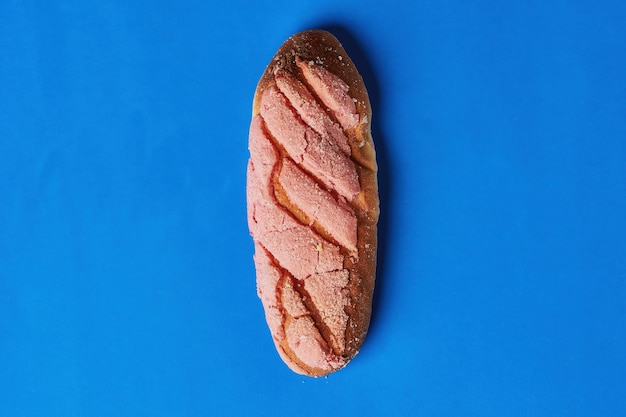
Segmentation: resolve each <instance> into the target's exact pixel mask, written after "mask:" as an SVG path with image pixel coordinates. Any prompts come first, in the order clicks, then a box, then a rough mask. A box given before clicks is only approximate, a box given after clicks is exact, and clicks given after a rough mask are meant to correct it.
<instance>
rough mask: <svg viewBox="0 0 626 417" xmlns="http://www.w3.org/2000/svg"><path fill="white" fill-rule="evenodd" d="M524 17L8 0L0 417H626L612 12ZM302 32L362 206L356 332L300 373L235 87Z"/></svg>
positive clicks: (625, 267)
mask: <svg viewBox="0 0 626 417" xmlns="http://www.w3.org/2000/svg"><path fill="white" fill-rule="evenodd" d="M469 3H473V4H471V5H470V4H469ZM516 3H517V2H516ZM519 3H520V4H517V5H516V4H515V3H514V2H510V3H509V2H489V1H478V2H462V1H443V2H407V1H383V2H378V1H367V0H366V1H341V0H332V1H322V2H310V1H303V2H293V1H290V2H287V1H278V2H274V3H272V5H264V4H263V2H260V3H252V2H247V1H240V0H231V1H227V2H223V3H219V4H212V3H211V2H202V1H181V2H126V1H119V0H111V1H75V0H65V1H60V2H44V1H40V2H34V1H16V0H7V1H3V2H1V3H0V415H3V416H142V415H146V416H173V415H181V416H201V415H202V416H204V415H268V416H275V415H426V416H589V415H596V416H624V415H626V400H625V398H626V239H625V235H626V222H625V217H626V168H625V167H626V70H625V68H626V54H625V53H624V51H625V50H626V30H625V29H624V22H626V6H625V5H624V4H625V3H624V2H608V1H596V2H591V1H573V2H565V1H554V2H539V1H531V2H519ZM313 27H322V28H331V29H332V30H333V31H334V32H335V33H336V34H337V35H338V37H339V38H340V40H342V41H343V42H344V44H345V46H346V48H347V49H348V52H349V53H350V54H351V55H352V56H353V58H354V60H355V61H356V64H357V66H358V67H359V68H360V69H361V71H362V73H363V75H364V78H365V81H366V82H367V84H368V87H369V89H370V92H371V95H372V101H373V106H374V123H375V131H374V133H375V138H374V139H375V142H376V145H377V147H378V151H379V163H380V171H381V172H380V186H381V194H382V218H381V233H380V268H379V278H378V287H377V292H376V304H375V315H374V320H373V324H372V328H371V331H370V334H369V337H368V339H367V340H366V343H365V345H364V347H363V349H362V351H361V353H360V354H359V355H358V356H357V358H356V359H355V360H354V361H353V362H352V363H351V364H350V365H349V366H348V367H347V368H346V369H344V370H342V371H340V372H338V373H336V374H334V375H331V376H329V377H328V378H320V379H309V378H305V377H302V376H299V375H296V374H293V373H292V372H291V371H289V370H288V369H287V368H286V367H285V366H284V365H283V364H282V362H281V361H280V359H279V358H278V355H277V354H276V353H275V350H274V347H273V345H272V342H271V339H270V336H269V332H268V330H267V327H266V325H265V322H264V317H263V311H262V308H261V304H260V301H259V300H258V299H257V297H256V288H255V282H254V279H255V278H254V276H255V275H254V274H255V273H254V266H253V263H252V252H253V247H252V241H251V239H250V237H249V235H248V231H247V225H246V211H245V168H246V163H247V158H248V151H247V133H248V124H249V121H250V110H251V102H252V95H253V92H254V89H255V86H256V82H257V80H258V78H259V77H260V75H261V73H262V71H263V69H264V67H265V65H266V64H267V62H268V61H269V59H270V58H271V57H272V55H273V54H274V52H275V51H276V49H277V48H278V47H279V46H280V44H281V43H282V42H283V41H284V40H285V39H286V38H287V37H288V36H289V35H291V34H292V33H295V32H297V31H300V30H303V29H307V28H313ZM296 413H297V414H296Z"/></svg>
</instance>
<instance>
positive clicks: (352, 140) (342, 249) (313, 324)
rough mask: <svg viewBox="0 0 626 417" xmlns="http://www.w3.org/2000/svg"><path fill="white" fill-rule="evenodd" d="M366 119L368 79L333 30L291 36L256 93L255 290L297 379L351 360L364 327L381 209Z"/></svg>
mask: <svg viewBox="0 0 626 417" xmlns="http://www.w3.org/2000/svg"><path fill="white" fill-rule="evenodd" d="M370 123H371V108H370V102H369V98H368V95H367V91H366V89H365V85H364V84H363V80H362V78H361V76H360V75H359V73H358V72H357V70H356V68H355V66H354V64H353V62H352V61H351V60H350V58H349V57H348V55H347V54H346V52H345V50H344V49H343V47H342V46H341V44H340V43H339V41H338V40H337V39H336V38H335V37H334V36H333V35H331V34H330V33H328V32H326V31H321V30H311V31H306V32H301V33H298V34H296V35H294V36H292V37H291V38H289V39H288V40H287V41H286V42H285V43H284V44H283V45H282V46H281V48H280V49H279V50H278V52H277V53H276V55H275V56H274V58H273V59H272V61H271V62H270V64H269V65H268V66H267V68H266V70H265V72H264V73H263V76H262V77H261V79H260V81H259V83H258V86H257V89H256V92H255V95H254V102H253V107H252V122H251V125H250V136H249V149H250V160H249V163H248V173H247V204H248V224H249V228H250V233H251V235H252V237H253V240H254V247H255V254H254V263H255V267H256V273H257V292H258V295H259V297H260V298H261V301H262V304H263V308H264V310H265V317H266V320H267V323H268V326H269V328H270V332H271V335H272V338H273V340H274V343H275V345H276V349H277V350H278V353H279V355H280V356H281V358H282V359H283V361H284V362H285V363H286V364H287V365H288V366H289V367H290V368H291V369H292V370H293V371H295V372H297V373H300V374H304V375H309V376H321V375H327V374H329V373H331V372H334V371H336V370H338V369H340V368H342V367H344V366H345V365H346V364H347V363H348V362H349V361H350V360H351V359H352V358H353V357H354V355H356V354H357V353H358V351H359V349H360V347H361V345H362V343H363V340H364V338H365V335H366V333H367V329H368V326H369V321H370V316H371V308H372V295H373V291H374V279H375V270H376V224H377V221H378V213H379V209H378V190H377V179H376V170H377V166H376V158H375V152H374V143H373V141H372V137H371V133H370Z"/></svg>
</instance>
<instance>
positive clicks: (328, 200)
mask: <svg viewBox="0 0 626 417" xmlns="http://www.w3.org/2000/svg"><path fill="white" fill-rule="evenodd" d="M278 181H279V182H280V185H281V186H282V187H283V189H284V190H285V192H286V193H287V197H288V198H289V200H290V201H291V202H292V203H293V204H295V205H296V206H298V207H299V208H300V209H301V210H302V211H303V212H304V213H305V214H306V215H307V216H308V217H309V218H310V219H311V220H312V221H314V222H316V223H318V224H320V225H321V226H322V227H323V228H324V229H325V230H326V231H327V232H328V233H330V234H331V235H332V236H333V238H334V239H335V240H336V241H337V242H339V244H341V245H342V246H344V247H345V248H347V249H348V250H350V251H351V252H353V253H354V254H355V255H356V252H357V249H356V243H357V221H356V216H355V215H354V213H353V212H352V210H351V209H350V208H349V207H344V206H341V205H340V204H339V203H338V202H337V200H335V199H334V198H333V196H332V195H331V194H330V193H329V192H328V191H325V190H323V189H322V188H320V186H319V185H318V184H317V183H316V182H315V181H313V179H312V178H311V177H309V176H308V175H306V173H304V172H303V171H302V170H301V169H300V168H298V167H297V166H296V164H294V163H293V162H291V161H290V160H289V159H287V158H285V159H283V166H282V169H281V171H280V174H279V175H278Z"/></svg>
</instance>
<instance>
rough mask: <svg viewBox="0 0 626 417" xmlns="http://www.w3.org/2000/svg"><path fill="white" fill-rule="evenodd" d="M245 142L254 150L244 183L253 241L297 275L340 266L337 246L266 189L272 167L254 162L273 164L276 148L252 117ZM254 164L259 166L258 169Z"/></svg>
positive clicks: (268, 185)
mask: <svg viewBox="0 0 626 417" xmlns="http://www.w3.org/2000/svg"><path fill="white" fill-rule="evenodd" d="M249 146H250V149H251V150H255V152H258V153H257V154H255V155H254V156H253V157H251V161H250V164H249V171H248V185H247V198H248V223H249V227H250V232H251V234H252V236H253V237H254V239H255V241H257V242H260V243H261V244H262V245H263V246H264V247H265V248H266V249H267V250H268V251H269V252H270V253H271V254H272V256H273V257H274V258H275V259H276V260H277V261H278V263H279V264H280V266H281V267H283V268H285V269H286V270H287V271H289V273H290V274H292V275H293V276H294V277H296V278H298V279H304V278H306V277H307V276H310V275H313V274H315V273H321V272H328V271H334V270H337V269H342V268H343V256H342V255H341V253H340V251H339V247H338V246H336V245H333V244H331V243H329V242H326V241H325V240H324V239H323V238H321V237H320V236H319V235H318V234H317V233H315V232H314V231H313V230H311V228H310V227H307V226H304V225H302V224H301V223H299V222H298V221H297V220H295V219H294V218H293V217H292V216H291V215H290V214H288V213H287V212H286V211H285V210H284V209H283V208H282V207H280V206H279V205H278V203H277V202H276V200H275V198H274V196H273V194H272V192H271V191H270V190H271V182H272V180H271V174H272V169H273V168H272V167H270V166H269V165H264V163H262V162H258V161H259V160H261V161H274V164H276V160H277V158H276V150H275V149H274V147H273V146H272V144H271V142H270V139H269V138H268V137H267V136H266V135H265V132H264V131H263V129H262V124H261V123H259V120H254V121H253V124H252V129H251V134H250V145H249ZM255 161H257V163H256V164H255ZM257 165H258V166H260V167H263V168H261V169H259V168H258V167H257ZM320 245H322V250H320Z"/></svg>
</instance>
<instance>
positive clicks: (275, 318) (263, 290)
mask: <svg viewBox="0 0 626 417" xmlns="http://www.w3.org/2000/svg"><path fill="white" fill-rule="evenodd" d="M254 246H255V253H254V266H255V267H256V271H257V274H258V276H259V277H262V279H258V280H257V293H258V295H259V298H261V302H262V303H263V309H264V310H265V319H266V320H267V324H268V326H269V328H270V332H271V333H272V336H273V338H274V339H275V340H276V341H281V340H282V339H284V338H285V332H284V330H283V315H282V313H281V309H280V300H279V299H278V294H277V291H276V290H277V286H278V280H279V279H280V271H279V270H278V268H276V266H274V264H273V263H272V260H271V258H270V257H269V256H268V254H267V252H266V251H265V249H263V248H262V247H261V245H259V244H258V243H255V245H254Z"/></svg>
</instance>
